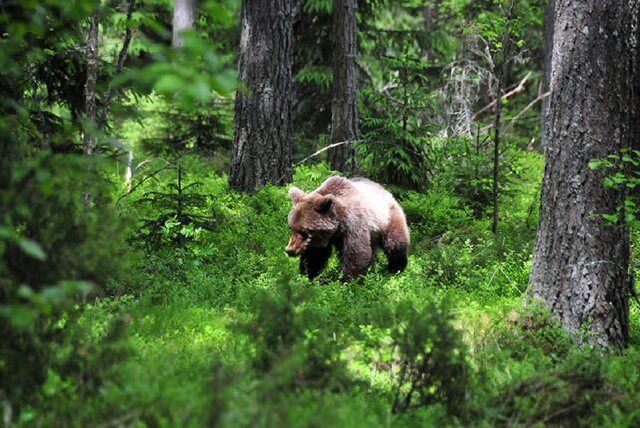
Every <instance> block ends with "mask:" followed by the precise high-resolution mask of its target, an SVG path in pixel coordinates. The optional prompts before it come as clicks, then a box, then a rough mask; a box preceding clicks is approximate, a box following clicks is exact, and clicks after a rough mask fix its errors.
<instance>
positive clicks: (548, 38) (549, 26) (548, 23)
mask: <svg viewBox="0 0 640 428" xmlns="http://www.w3.org/2000/svg"><path fill="white" fill-rule="evenodd" d="M554 3H555V0H549V3H547V6H546V7H545V11H544V78H543V81H542V93H543V94H546V93H547V92H548V91H549V81H550V80H551V58H552V52H553V11H554ZM540 108H541V112H540V119H541V122H542V123H541V124H540V129H541V130H542V135H544V134H545V130H546V126H547V124H546V120H545V118H546V116H547V110H548V109H549V97H545V98H543V99H542V102H541V105H540ZM543 145H544V139H543V141H541V142H540V149H541V150H544V146H543Z"/></svg>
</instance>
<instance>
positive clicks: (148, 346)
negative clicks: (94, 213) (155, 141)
mask: <svg viewBox="0 0 640 428" xmlns="http://www.w3.org/2000/svg"><path fill="white" fill-rule="evenodd" d="M520 159H521V160H520V161H519V165H518V171H519V173H518V181H517V182H514V183H512V184H511V185H510V188H509V192H507V193H506V194H505V195H504V196H503V198H502V208H501V213H502V214H501V220H502V222H501V224H500V228H499V231H498V234H497V235H495V236H494V235H492V234H491V233H490V232H489V226H490V225H489V220H488V219H486V218H484V217H488V216H484V217H483V218H481V219H476V218H474V217H473V216H472V214H471V212H470V210H469V209H468V208H467V207H466V206H465V205H464V203H463V202H462V201H461V200H460V199H459V198H457V197H456V196H455V195H454V194H453V192H451V191H444V190H442V189H434V190H430V191H426V192H422V193H417V192H403V193H402V194H400V195H399V199H400V201H401V204H402V205H403V207H404V209H405V211H406V214H407V217H408V220H409V223H410V227H411V230H412V241H413V242H412V250H411V255H410V260H409V265H408V268H407V270H406V271H405V272H403V273H401V274H397V275H390V274H388V273H386V272H385V271H384V269H383V266H384V257H383V256H382V255H380V256H379V260H378V263H377V264H376V267H374V269H373V270H372V271H371V272H370V273H369V274H368V275H366V276H365V277H364V278H363V279H362V280H360V281H353V282H350V283H347V284H343V283H341V282H340V280H339V279H340V274H339V271H338V266H337V262H336V260H335V257H334V259H333V260H332V262H331V263H330V266H329V269H328V270H327V271H326V272H325V273H324V274H323V275H322V276H321V277H320V278H318V279H317V280H315V281H313V282H311V283H310V282H309V281H308V280H306V279H305V278H303V277H301V276H300V275H298V268H297V260H295V259H292V258H288V257H287V256H286V255H285V254H284V251H283V248H284V246H285V245H286V242H287V240H288V226H287V222H286V217H287V212H288V210H289V207H290V203H289V201H288V198H287V194H286V193H287V192H286V189H282V188H273V187H270V188H266V189H263V190H262V191H260V192H259V193H258V194H256V195H253V196H245V195H238V194H235V193H232V192H229V191H228V190H227V187H226V177H225V176H221V175H218V174H216V173H214V172H211V169H210V167H209V165H208V164H207V163H206V162H204V161H202V160H201V159H198V158H196V157H186V158H183V159H182V161H181V164H182V166H183V167H184V168H185V171H188V175H187V176H186V180H187V181H189V182H194V181H198V182H200V183H202V184H201V185H200V186H199V187H197V190H195V192H197V193H201V194H207V195H209V199H208V201H209V202H208V203H207V204H206V206H204V207H201V208H199V210H200V211H199V212H202V213H206V214H207V215H210V216H212V217H213V218H214V219H215V221H214V222H213V228H212V230H211V231H193V233H191V234H190V235H189V236H190V242H188V243H187V244H184V245H180V246H175V245H170V244H167V242H164V241H162V240H163V239H165V238H166V239H169V238H167V237H170V236H171V231H170V230H166V228H165V230H164V231H163V233H164V235H162V234H161V235H160V237H159V238H158V239H159V242H158V245H157V247H156V248H154V249H149V248H146V249H143V248H142V247H141V246H140V248H138V244H135V241H134V244H133V245H132V247H133V249H131V250H130V251H129V252H128V253H127V255H126V257H124V259H125V260H124V263H125V268H124V271H125V272H127V274H126V276H124V277H122V278H121V279H120V280H118V281H116V282H114V283H112V284H109V287H108V289H107V290H106V291H107V293H106V295H104V296H102V297H100V298H98V299H96V300H95V302H93V303H92V304H90V305H89V307H88V308H87V309H86V310H85V311H83V314H82V316H81V317H80V319H79V320H77V327H76V329H77V332H78V333H77V335H79V337H80V339H79V340H80V341H83V342H84V343H86V348H87V349H89V350H91V349H94V348H95V347H96V346H97V344H98V343H102V344H104V343H105V338H106V337H107V336H109V332H110V331H112V330H113V328H112V326H113V325H119V326H121V327H122V328H120V329H119V331H118V334H117V335H113V338H112V339H109V340H111V342H110V343H111V345H110V346H111V349H112V351H113V352H111V354H104V353H102V354H101V356H100V357H99V358H100V360H99V361H98V362H97V363H95V364H94V365H93V366H92V367H97V370H100V371H101V372H100V376H101V378H102V379H103V380H102V381H101V384H100V388H99V389H98V392H97V393H96V394H92V395H90V396H87V395H85V394H84V393H83V387H82V385H79V384H78V383H77V382H76V383H74V382H72V381H71V380H63V379H60V378H59V377H56V375H55V373H50V374H49V377H48V379H47V382H46V384H45V388H44V398H45V399H46V400H45V401H43V403H46V404H42V405H41V406H38V407H34V408H32V409H30V410H28V411H25V412H23V414H22V415H21V423H20V424H24V425H29V424H30V423H31V422H33V421H34V420H38V421H40V422H41V423H43V424H44V425H47V424H48V423H56V421H57V422H60V421H61V420H66V421H67V422H66V423H70V424H72V425H86V424H98V425H100V424H104V425H102V426H119V425H132V426H203V425H214V424H220V425H222V426H247V425H252V426H255V425H257V426H349V427H354V426H363V427H365V426H366V427H370V426H414V425H422V426H424V425H427V426H434V425H496V424H522V425H529V424H535V423H541V424H547V423H556V424H563V423H566V422H570V421H576V420H578V421H582V423H597V424H605V425H618V426H620V425H633V424H637V423H639V422H640V406H637V404H638V403H639V402H640V401H639V400H640V365H638V362H640V308H639V306H638V303H637V302H635V301H633V302H632V310H631V323H632V325H631V328H632V345H631V347H630V348H629V349H628V350H627V351H626V353H625V354H624V355H616V354H611V355H602V354H600V353H599V352H596V351H593V350H589V349H586V350H579V349H577V348H576V347H575V346H574V345H572V344H571V343H570V341H569V340H568V339H567V338H566V337H565V336H564V335H563V333H562V332H561V330H560V329H559V328H558V327H557V326H556V325H555V324H554V323H553V322H552V321H551V320H550V318H549V317H548V316H547V315H545V314H544V313H543V312H542V311H540V310H538V309H535V308H529V309H526V308H523V300H524V293H525V289H526V287H527V278H528V275H529V270H530V266H531V253H532V246H533V240H534V237H535V228H536V224H537V214H536V213H537V204H538V197H539V196H538V192H539V182H540V176H541V168H542V158H541V156H540V155H538V154H535V153H523V154H522V156H521V158H520ZM328 174H329V172H328V171H327V170H326V167H324V166H322V165H317V166H313V167H300V168H298V169H297V171H296V174H295V177H294V183H295V184H296V185H297V186H300V187H301V188H303V189H305V190H311V189H313V188H315V187H316V186H317V185H318V184H319V183H321V182H322V181H323V180H324V179H325V178H326V177H327V175H328ZM174 180H175V178H174V177H173V175H169V176H167V177H165V178H163V179H158V180H156V181H154V180H150V181H149V182H148V183H146V184H145V189H141V190H140V192H139V193H140V195H141V194H142V193H143V190H146V191H149V190H156V191H167V192H168V191H169V189H170V187H169V185H170V184H171V183H172V182H173V181H174ZM140 195H138V196H137V198H139V197H140ZM135 199H136V196H135V195H132V196H131V197H128V198H125V199H123V202H122V204H121V205H122V207H121V210H122V212H123V213H127V216H128V217H127V218H129V220H130V224H131V230H132V232H131V233H132V236H134V237H135V234H136V233H141V232H140V231H138V230H137V226H138V225H139V224H140V223H139V220H138V219H141V218H150V217H153V216H154V215H157V213H158V212H159V211H160V210H159V209H158V207H154V206H152V205H151V206H149V204H147V205H144V204H137V203H135ZM194 209H195V210H198V208H194ZM145 239H146V241H145V242H147V243H148V242H149V238H148V236H147V237H146V238H145ZM168 242H170V241H168ZM408 307H410V308H414V309H413V312H412V310H410V309H407V308H408ZM421 310H424V312H421ZM449 319H451V323H449V322H448V321H447V320H449ZM432 327H433V328H432ZM416 332H418V333H416ZM420 332H424V334H423V335H422V336H421V337H418V336H420V334H422V333H420ZM412 334H414V336H415V337H413V336H411V335H412ZM409 336H411V337H409ZM414 339H415V342H416V343H414V344H413V345H412V344H411V343H409V342H411V341H412V340H414ZM403 340H405V341H404V342H403ZM407 343H408V344H407ZM101 346H103V345H101ZM438 350H440V351H442V352H438ZM59 352H60V353H61V354H64V353H65V352H68V349H66V348H64V347H62V348H61V349H60V350H59ZM89 352H91V351H89ZM420 352H424V353H423V354H420ZM96 358H98V357H96ZM425 360H428V361H430V363H429V364H431V365H429V364H427V365H426V366H427V369H426V370H422V372H420V365H421V363H422V362H424V361H425ZM407 362H411V364H409V365H408V367H413V369H408V370H407V371H408V372H412V370H413V372H414V373H418V372H419V373H421V374H422V376H423V377H422V378H420V376H418V377H417V378H416V379H418V380H419V379H422V380H425V379H431V380H430V381H429V380H427V381H425V382H424V383H423V384H420V385H421V386H418V387H417V390H416V392H415V393H414V395H413V398H412V400H411V403H412V404H411V406H410V408H409V409H406V410H405V411H397V412H392V405H393V403H394V397H396V395H397V394H400V396H401V397H403V396H406V394H407V393H408V391H409V389H410V388H411V387H410V386H409V383H407V382H406V380H407V378H405V382H401V381H400V379H401V372H402V370H403V367H404V365H405V364H407ZM423 369H424V367H423ZM429 370H432V371H431V372H430V371H429ZM400 384H401V385H400ZM399 385H400V386H399ZM64 415H73V416H64ZM61 418H63V419H61ZM64 418H68V419H64ZM69 421H70V422H69Z"/></svg>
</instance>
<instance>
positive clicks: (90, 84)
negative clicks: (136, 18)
mask: <svg viewBox="0 0 640 428" xmlns="http://www.w3.org/2000/svg"><path fill="white" fill-rule="evenodd" d="M98 21H99V15H98V11H94V12H93V13H92V14H91V16H90V17H89V29H88V31H87V47H86V49H87V79H86V81H85V86H84V97H85V98H84V103H85V120H86V123H85V130H84V133H83V136H82V146H83V150H84V153H85V155H89V156H90V155H92V154H93V152H94V150H95V135H94V133H95V128H96V82H97V80H98V44H99V43H98V36H99V33H98V31H99V30H98ZM82 203H83V204H84V206H85V207H86V208H89V207H90V206H91V195H90V194H89V192H87V191H85V192H83V193H82Z"/></svg>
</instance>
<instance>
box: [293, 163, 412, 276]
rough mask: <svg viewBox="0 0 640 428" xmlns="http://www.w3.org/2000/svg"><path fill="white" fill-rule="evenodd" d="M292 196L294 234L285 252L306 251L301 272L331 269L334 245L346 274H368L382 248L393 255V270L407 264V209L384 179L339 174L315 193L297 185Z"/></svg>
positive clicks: (302, 254) (315, 273) (311, 273)
mask: <svg viewBox="0 0 640 428" xmlns="http://www.w3.org/2000/svg"><path fill="white" fill-rule="evenodd" d="M289 197H290V198H291V202H292V204H293V206H292V208H291V212H290V213H289V227H290V228H291V239H290V240H289V245H287V247H286V248H285V251H286V252H287V254H289V255H290V256H292V257H296V256H300V272H301V273H302V274H305V275H307V276H308V277H309V278H310V279H313V278H314V277H316V276H318V275H319V274H320V272H321V271H322V270H323V269H324V268H325V266H326V264H327V261H328V260H329V257H330V256H331V251H332V248H333V247H335V248H336V249H337V251H338V255H339V257H340V261H341V268H342V272H343V274H344V276H345V279H350V278H353V277H355V276H358V275H360V274H363V273H365V272H366V271H367V270H368V269H369V267H370V266H371V264H372V263H373V260H374V258H375V251H376V249H377V248H382V249H383V251H384V252H385V254H386V255H387V260H388V267H389V270H390V271H392V272H399V271H402V270H404V268H405V267H406V266H407V251H408V249H409V228H408V227H407V221H406V219H405V217H404V212H403V211H402V208H400V205H398V202H397V201H396V200H395V199H394V198H393V196H392V195H391V194H390V193H389V192H387V191H386V190H385V189H384V188H383V187H382V186H380V185H379V184H377V183H374V182H373V181H370V180H367V179H363V178H357V179H353V180H349V179H347V178H344V177H338V176H333V177H330V178H329V179H327V180H326V181H325V182H324V183H323V184H322V185H321V186H320V187H319V188H317V189H316V190H314V191H313V192H311V193H309V194H305V193H304V192H303V191H302V190H300V189H299V188H297V187H292V188H291V189H290V190H289Z"/></svg>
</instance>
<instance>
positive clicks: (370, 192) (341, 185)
mask: <svg viewBox="0 0 640 428" xmlns="http://www.w3.org/2000/svg"><path fill="white" fill-rule="evenodd" d="M316 192H317V193H319V194H321V195H328V194H331V195H334V196H336V197H337V198H339V199H340V201H341V203H342V205H343V206H345V207H347V212H348V213H349V217H351V219H352V220H351V221H354V220H355V219H359V220H357V221H363V222H365V223H366V226H367V228H368V229H369V230H371V231H372V232H381V231H383V230H385V229H386V228H387V225H388V224H389V219H390V216H391V210H392V209H394V208H395V207H397V208H398V209H400V210H401V208H400V207H399V205H398V203H397V202H396V200H395V199H394V197H393V195H391V193H389V192H388V191H387V190H386V189H385V188H384V187H382V186H381V185H379V184H378V183H375V182H373V181H371V180H368V179H366V178H354V179H351V180H349V179H347V178H345V177H339V176H333V177H330V178H328V179H327V180H326V181H325V182H324V183H323V184H322V185H321V186H320V187H319V188H318V189H317V190H316Z"/></svg>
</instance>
